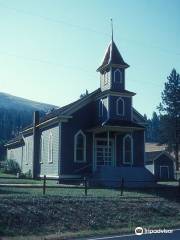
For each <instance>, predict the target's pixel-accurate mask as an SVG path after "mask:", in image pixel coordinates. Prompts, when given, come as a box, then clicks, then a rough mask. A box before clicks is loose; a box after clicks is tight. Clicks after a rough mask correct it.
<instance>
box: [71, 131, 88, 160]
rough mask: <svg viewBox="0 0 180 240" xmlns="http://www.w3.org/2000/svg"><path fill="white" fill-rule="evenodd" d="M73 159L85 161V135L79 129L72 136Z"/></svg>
mask: <svg viewBox="0 0 180 240" xmlns="http://www.w3.org/2000/svg"><path fill="white" fill-rule="evenodd" d="M74 161H75V162H79V163H81V162H85V161H86V136H85V134H84V133H83V132H82V131H81V130H80V131H78V132H77V133H76V134H75V136H74Z"/></svg>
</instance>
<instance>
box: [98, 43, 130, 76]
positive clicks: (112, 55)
mask: <svg viewBox="0 0 180 240" xmlns="http://www.w3.org/2000/svg"><path fill="white" fill-rule="evenodd" d="M109 65H119V66H120V67H123V68H128V67H129V65H128V64H127V63H126V62H124V60H123V58H122V56H121V54H120V52H119V50H118V48H117V46H116V44H115V42H114V41H113V39H112V41H111V42H110V44H109V46H108V48H107V50H106V52H105V55H104V58H103V61H102V63H101V65H100V67H99V68H98V69H97V71H98V72H99V71H101V70H102V69H104V68H105V67H107V66H109Z"/></svg>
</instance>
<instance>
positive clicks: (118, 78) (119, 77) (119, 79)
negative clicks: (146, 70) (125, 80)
mask: <svg viewBox="0 0 180 240" xmlns="http://www.w3.org/2000/svg"><path fill="white" fill-rule="evenodd" d="M114 81H115V82H116V83H122V72H121V71H120V70H119V69H116V70H115V71H114Z"/></svg>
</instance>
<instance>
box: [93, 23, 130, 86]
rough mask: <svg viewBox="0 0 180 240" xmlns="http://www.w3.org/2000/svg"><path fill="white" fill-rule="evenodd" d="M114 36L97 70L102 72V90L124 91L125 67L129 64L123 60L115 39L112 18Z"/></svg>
mask: <svg viewBox="0 0 180 240" xmlns="http://www.w3.org/2000/svg"><path fill="white" fill-rule="evenodd" d="M111 27H112V37H111V42H110V44H109V46H108V48H107V50H106V52H105V55H104V58H103V61H102V63H101V65H100V67H99V68H98V69H97V72H99V73H100V87H101V91H105V90H108V89H109V90H112V91H123V90H125V69H126V68H128V67H129V65H128V64H127V63H126V62H125V61H124V60H123V58H122V56H121V54H120V52H119V50H118V48H117V46H116V44H115V42H114V40H113V24H112V19H111Z"/></svg>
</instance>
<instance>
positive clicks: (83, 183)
mask: <svg viewBox="0 0 180 240" xmlns="http://www.w3.org/2000/svg"><path fill="white" fill-rule="evenodd" d="M0 179H6V180H14V179H16V180H17V181H20V180H31V181H32V180H33V179H32V178H17V177H5V176H0ZM36 180H39V181H40V182H41V183H0V188H34V189H42V193H43V195H45V194H46V192H47V189H77V190H78V189H82V190H84V195H85V196H87V195H88V190H90V189H112V188H113V189H116V190H118V191H119V192H120V195H121V196H123V195H124V191H125V190H127V189H128V188H127V187H126V185H125V183H126V184H127V183H130V182H132V183H139V182H143V183H148V181H125V179H124V178H121V179H120V180H119V181H117V180H110V181H111V182H112V183H118V184H117V186H114V187H113V186H109V187H108V186H106V187H105V186H98V185H95V184H93V183H94V182H96V180H97V179H94V180H92V179H90V180H89V179H88V178H87V177H84V178H53V177H46V175H44V176H43V177H41V178H40V177H39V178H37V179H36ZM101 180H103V179H101ZM104 180H105V179H104ZM106 180H107V179H106ZM47 181H56V182H58V183H59V184H57V185H48V182H47ZM63 182H64V183H66V184H64V183H63ZM174 182H176V183H178V184H177V186H163V185H156V186H153V187H152V186H149V189H172V188H176V189H177V193H178V196H179V197H180V179H179V180H178V181H174Z"/></svg>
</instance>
